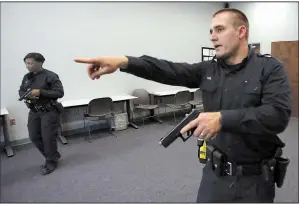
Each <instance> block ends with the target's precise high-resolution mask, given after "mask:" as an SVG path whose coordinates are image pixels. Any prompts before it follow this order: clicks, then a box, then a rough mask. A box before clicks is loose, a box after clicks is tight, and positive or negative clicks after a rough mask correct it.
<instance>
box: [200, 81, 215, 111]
mask: <svg viewBox="0 0 299 204" xmlns="http://www.w3.org/2000/svg"><path fill="white" fill-rule="evenodd" d="M217 88H218V86H217V84H216V83H215V82H214V81H209V80H206V81H203V82H202V84H201V86H200V89H201V91H202V102H203V106H204V110H205V111H213V110H214V109H215V108H216V107H218V106H217V103H218V101H219V100H218V97H217Z"/></svg>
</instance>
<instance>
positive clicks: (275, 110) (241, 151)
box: [120, 48, 291, 164]
mask: <svg viewBox="0 0 299 204" xmlns="http://www.w3.org/2000/svg"><path fill="white" fill-rule="evenodd" d="M128 59H129V63H128V66H127V67H126V68H121V69H120V70H121V71H122V72H127V73H131V74H133V75H135V76H138V77H142V78H144V79H148V80H152V81H155V82H159V83H163V84H168V85H174V86H184V87H188V88H200V89H201V90H202V98H203V106H204V109H205V112H218V111H220V112H221V114H222V122H221V123H222V128H221V131H220V133H219V134H217V136H216V137H215V139H212V140H210V141H209V142H208V143H211V144H214V145H215V146H216V147H218V148H219V149H220V150H221V151H222V152H223V153H225V154H226V155H227V158H228V160H231V161H233V162H236V163H239V164H242V163H255V162H259V161H260V160H262V159H264V158H267V157H271V156H272V155H273V154H274V151H275V149H276V148H277V147H278V146H281V147H282V146H284V143H283V142H282V141H281V140H280V139H279V137H278V134H279V133H281V132H282V131H284V129H285V128H286V127H287V124H288V122H289V119H290V116H291V89H290V85H289V80H288V77H287V74H286V72H285V70H284V67H283V65H282V64H281V63H280V62H279V61H278V60H276V59H275V58H273V57H271V56H269V55H261V54H255V53H254V51H253V49H251V48H250V50H249V54H248V57H247V58H245V59H244V60H243V62H242V63H240V64H238V65H231V66H227V65H226V64H225V63H224V62H222V61H221V60H216V59H215V58H214V59H213V60H210V61H204V62H200V63H195V64H187V63H174V62H171V61H166V60H161V59H157V58H153V57H150V56H146V55H144V56H141V57H130V56H129V57H128Z"/></svg>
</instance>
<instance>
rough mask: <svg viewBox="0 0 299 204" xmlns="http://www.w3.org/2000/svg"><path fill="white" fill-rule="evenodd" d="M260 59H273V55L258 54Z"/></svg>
mask: <svg viewBox="0 0 299 204" xmlns="http://www.w3.org/2000/svg"><path fill="white" fill-rule="evenodd" d="M257 56H258V57H267V58H273V57H272V55H270V54H261V53H257Z"/></svg>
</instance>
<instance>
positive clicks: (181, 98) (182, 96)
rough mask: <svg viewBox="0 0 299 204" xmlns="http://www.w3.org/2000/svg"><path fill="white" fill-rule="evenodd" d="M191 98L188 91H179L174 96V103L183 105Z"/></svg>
mask: <svg viewBox="0 0 299 204" xmlns="http://www.w3.org/2000/svg"><path fill="white" fill-rule="evenodd" d="M190 100H191V93H190V91H179V92H177V93H176V94H175V96H174V104H175V105H185V104H187V103H188V102H190Z"/></svg>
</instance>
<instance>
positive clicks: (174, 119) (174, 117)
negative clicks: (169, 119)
mask: <svg viewBox="0 0 299 204" xmlns="http://www.w3.org/2000/svg"><path fill="white" fill-rule="evenodd" d="M175 112H176V110H174V111H173V114H174V122H175V123H176V117H175Z"/></svg>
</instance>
